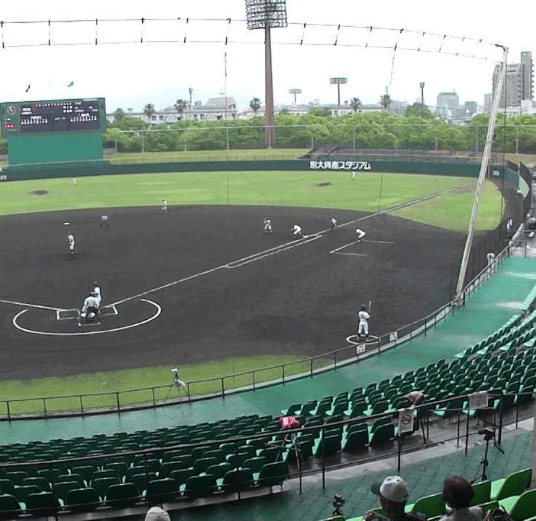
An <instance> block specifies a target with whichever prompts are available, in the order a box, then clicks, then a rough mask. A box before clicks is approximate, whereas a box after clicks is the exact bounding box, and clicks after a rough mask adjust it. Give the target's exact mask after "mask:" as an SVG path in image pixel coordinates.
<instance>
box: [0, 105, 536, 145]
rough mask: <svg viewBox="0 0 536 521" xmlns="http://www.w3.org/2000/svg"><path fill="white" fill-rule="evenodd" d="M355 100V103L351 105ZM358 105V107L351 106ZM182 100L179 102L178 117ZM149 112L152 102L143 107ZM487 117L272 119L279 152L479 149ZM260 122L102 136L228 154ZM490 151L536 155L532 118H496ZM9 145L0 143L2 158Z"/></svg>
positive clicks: (119, 121)
mask: <svg viewBox="0 0 536 521" xmlns="http://www.w3.org/2000/svg"><path fill="white" fill-rule="evenodd" d="M356 101H358V100H356ZM356 104H357V103H356ZM185 107H186V103H185V102H184V101H183V100H178V102H177V111H178V112H179V116H180V117H181V116H182V113H183V111H184V110H185ZM147 108H148V109H149V110H148V112H151V110H154V108H153V107H152V105H150V106H148V107H147ZM488 122H489V114H479V115H477V116H475V117H474V118H473V119H472V120H471V121H470V122H469V123H467V124H466V125H460V126H453V125H451V124H450V123H448V122H447V121H445V120H444V119H441V118H438V117H436V116H435V115H434V114H432V113H431V112H430V110H429V109H428V108H427V107H425V106H422V105H420V104H418V103H416V104H414V105H413V106H410V107H408V108H407V109H406V111H405V113H404V114H403V115H397V114H394V113H392V112H389V111H388V110H386V109H384V110H382V111H377V112H358V111H357V109H356V111H355V112H354V113H353V114H347V115H344V116H332V115H331V112H330V111H329V110H328V109H324V108H316V109H313V110H311V111H310V112H308V113H307V114H305V115H303V116H296V115H293V114H290V113H288V112H285V111H282V112H280V113H279V114H277V115H276V118H275V124H276V127H277V129H276V130H277V147H281V148H311V147H313V146H317V145H319V144H322V143H329V144H335V143H336V144H341V145H346V146H349V147H351V148H365V149H367V148H369V149H391V150H393V149H404V150H438V151H474V152H481V151H482V150H483V149H484V145H485V141H486V133H487V125H488ZM264 142H265V141H264V117H262V116H254V117H253V118H251V119H247V120H218V121H201V120H187V119H184V118H182V119H179V121H177V122H175V123H173V124H172V125H167V124H165V123H162V124H157V125H149V124H147V123H146V122H145V121H143V120H141V119H139V118H136V117H133V116H127V115H125V114H116V118H115V120H114V122H113V123H111V124H110V125H109V126H108V129H107V131H106V133H105V136H104V146H105V147H106V148H114V149H115V150H117V151H118V152H166V151H182V150H225V149H240V148H244V149H246V148H251V149H253V148H263V147H264ZM493 150H494V151H495V152H508V153H520V154H536V116H535V115H520V116H516V117H506V116H505V115H504V114H499V115H498V119H497V126H496V130H495V136H494V146H493ZM6 152H7V143H6V142H5V140H1V141H0V154H4V153H6Z"/></svg>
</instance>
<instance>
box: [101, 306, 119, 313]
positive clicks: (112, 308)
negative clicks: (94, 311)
mask: <svg viewBox="0 0 536 521" xmlns="http://www.w3.org/2000/svg"><path fill="white" fill-rule="evenodd" d="M99 315H119V312H118V311H117V308H116V307H115V306H114V305H112V306H103V307H102V308H100V309H99Z"/></svg>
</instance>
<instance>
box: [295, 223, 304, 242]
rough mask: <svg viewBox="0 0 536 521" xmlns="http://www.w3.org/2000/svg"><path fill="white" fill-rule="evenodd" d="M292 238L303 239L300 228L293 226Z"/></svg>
mask: <svg viewBox="0 0 536 521" xmlns="http://www.w3.org/2000/svg"><path fill="white" fill-rule="evenodd" d="M292 238H293V239H302V238H303V235H302V230H301V226H299V225H297V224H295V225H294V226H293V227H292Z"/></svg>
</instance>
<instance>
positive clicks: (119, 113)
mask: <svg viewBox="0 0 536 521" xmlns="http://www.w3.org/2000/svg"><path fill="white" fill-rule="evenodd" d="M124 117H125V111H124V110H123V109H121V108H118V109H116V110H115V112H114V121H117V122H120V121H121V120H122V119H123V118H124Z"/></svg>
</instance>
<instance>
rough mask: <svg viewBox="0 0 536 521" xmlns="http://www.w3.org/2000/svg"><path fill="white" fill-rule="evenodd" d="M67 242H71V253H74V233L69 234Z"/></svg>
mask: <svg viewBox="0 0 536 521" xmlns="http://www.w3.org/2000/svg"><path fill="white" fill-rule="evenodd" d="M67 243H68V244H69V253H70V254H71V255H74V235H73V234H72V233H70V234H69V235H67Z"/></svg>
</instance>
